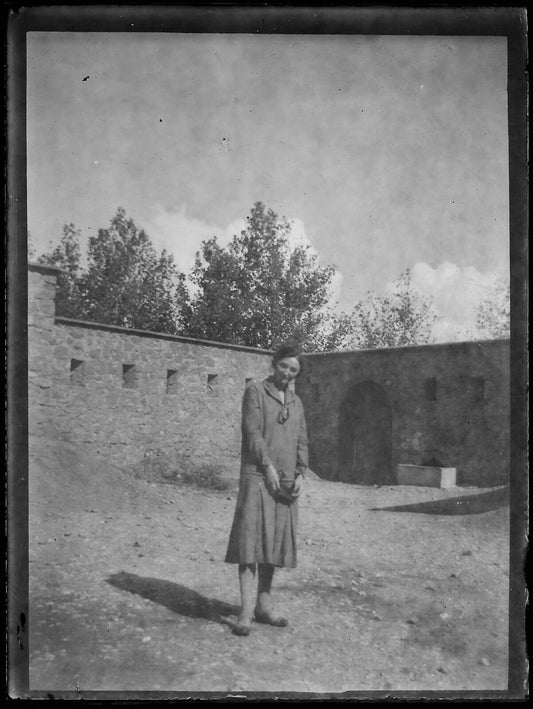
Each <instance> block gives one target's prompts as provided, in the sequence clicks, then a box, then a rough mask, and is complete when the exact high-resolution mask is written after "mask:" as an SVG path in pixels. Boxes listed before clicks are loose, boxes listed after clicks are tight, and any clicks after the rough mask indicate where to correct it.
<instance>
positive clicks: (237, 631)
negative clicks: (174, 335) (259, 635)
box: [231, 623, 252, 638]
mask: <svg viewBox="0 0 533 709" xmlns="http://www.w3.org/2000/svg"><path fill="white" fill-rule="evenodd" d="M231 632H232V633H233V635H239V636H240V637H242V638H245V637H247V636H248V635H250V633H251V632H252V628H251V627H250V626H249V625H240V624H239V623H237V624H236V625H234V626H233V629H232V631H231Z"/></svg>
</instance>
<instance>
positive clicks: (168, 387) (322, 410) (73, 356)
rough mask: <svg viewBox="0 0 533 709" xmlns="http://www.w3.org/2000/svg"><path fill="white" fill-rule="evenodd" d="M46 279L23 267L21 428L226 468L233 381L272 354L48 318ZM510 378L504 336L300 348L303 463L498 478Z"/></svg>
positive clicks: (105, 451)
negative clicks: (436, 469)
mask: <svg viewBox="0 0 533 709" xmlns="http://www.w3.org/2000/svg"><path fill="white" fill-rule="evenodd" d="M57 275H58V270H57V269H55V268H51V267H47V266H41V265H30V267H29V274H28V276H29V298H28V341H29V352H28V364H29V384H28V385H29V432H30V437H32V439H37V441H38V440H39V439H40V438H47V439H51V440H65V441H69V442H71V443H75V444H78V445H80V446H82V447H85V448H87V449H89V450H93V451H95V452H98V453H100V454H102V455H104V456H106V458H108V459H109V461H110V462H112V463H114V464H115V465H117V466H120V467H126V468H127V467H130V466H136V465H139V464H140V463H142V461H143V460H146V459H147V457H148V458H150V457H152V456H158V455H165V456H167V457H170V459H173V458H175V459H176V460H177V459H178V458H179V459H183V458H185V459H187V460H191V461H194V462H195V463H196V462H200V463H201V462H206V463H218V464H220V465H221V466H222V467H224V468H226V469H228V470H229V471H233V474H235V475H236V474H237V472H238V465H239V455H240V441H241V433H240V423H241V422H240V408H241V399H242V394H243V391H244V387H245V385H246V382H247V381H248V380H250V379H263V378H264V377H266V376H267V375H268V374H269V372H270V361H271V354H272V353H271V352H268V351H266V350H257V349H253V348H247V347H240V346H235V345H225V344H221V343H213V342H207V341H202V340H193V339H190V338H183V337H175V336H171V335H164V334H160V333H150V332H144V331H139V330H129V329H126V328H120V327H114V326H108V325H101V324H97V323H86V322H79V321H75V320H68V319H65V318H59V317H56V316H55V306H54V297H55V289H56V279H57ZM509 375H510V373H509V341H507V340H501V341H490V342H464V343H453V344H444V345H426V346H419V347H403V348H388V349H382V350H360V351H355V352H335V353H323V354H313V355H307V356H306V357H305V368H304V372H303V375H302V376H301V377H300V378H299V379H298V380H297V385H296V390H297V392H298V394H299V395H300V397H301V398H302V400H303V403H304V407H305V411H306V418H307V426H308V433H309V440H310V466H311V468H312V469H313V470H314V471H315V472H316V473H317V474H318V475H320V476H321V477H324V478H327V479H329V480H342V481H345V482H353V483H361V484H373V483H374V484H375V483H379V484H395V483H396V482H397V481H396V476H395V470H396V466H397V465H398V464H410V465H437V466H440V467H445V468H448V467H449V468H456V469H457V482H458V484H459V485H478V486H488V485H497V484H505V483H506V482H507V481H508V477H509ZM372 460H374V461H375V465H376V466H377V467H376V470H378V471H379V473H377V474H375V473H373V472H372V467H371V466H370V464H369V463H368V461H370V462H371V461H372Z"/></svg>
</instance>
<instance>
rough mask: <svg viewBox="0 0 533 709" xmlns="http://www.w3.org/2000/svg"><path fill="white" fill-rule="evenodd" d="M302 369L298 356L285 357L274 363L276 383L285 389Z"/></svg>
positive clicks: (279, 387)
mask: <svg viewBox="0 0 533 709" xmlns="http://www.w3.org/2000/svg"><path fill="white" fill-rule="evenodd" d="M299 371H300V362H298V360H297V359H296V357H284V358H283V359H280V360H278V361H277V362H276V364H275V365H274V384H275V385H276V386H277V387H278V389H285V388H286V387H287V386H288V385H289V384H290V383H291V382H292V380H293V379H294V378H295V377H296V376H297V374H298V372H299Z"/></svg>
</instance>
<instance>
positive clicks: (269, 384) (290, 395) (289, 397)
mask: <svg viewBox="0 0 533 709" xmlns="http://www.w3.org/2000/svg"><path fill="white" fill-rule="evenodd" d="M263 384H264V386H265V389H266V391H267V392H268V393H269V394H270V396H272V397H273V398H274V399H275V400H276V401H277V402H278V404H279V405H280V406H287V405H288V404H290V403H291V402H292V401H294V400H295V396H294V392H293V391H291V390H290V389H289V387H287V388H286V389H285V404H283V402H282V401H281V399H280V398H279V391H278V390H277V389H276V387H275V385H274V382H273V379H272V377H268V379H265V380H264V381H263Z"/></svg>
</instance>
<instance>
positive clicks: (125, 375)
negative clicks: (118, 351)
mask: <svg viewBox="0 0 533 709" xmlns="http://www.w3.org/2000/svg"><path fill="white" fill-rule="evenodd" d="M122 386H123V387H124V388H125V389H135V388H136V387H137V367H136V366H135V365H134V364H123V365H122Z"/></svg>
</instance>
